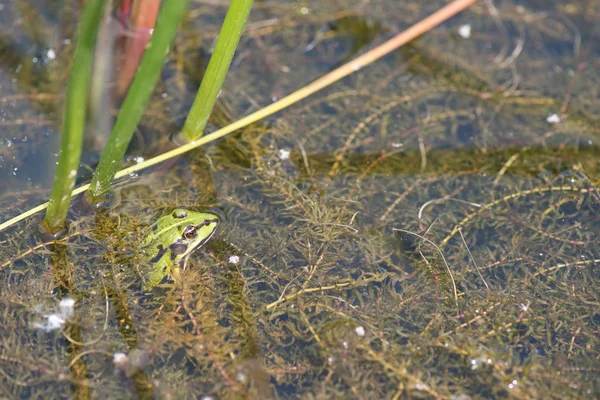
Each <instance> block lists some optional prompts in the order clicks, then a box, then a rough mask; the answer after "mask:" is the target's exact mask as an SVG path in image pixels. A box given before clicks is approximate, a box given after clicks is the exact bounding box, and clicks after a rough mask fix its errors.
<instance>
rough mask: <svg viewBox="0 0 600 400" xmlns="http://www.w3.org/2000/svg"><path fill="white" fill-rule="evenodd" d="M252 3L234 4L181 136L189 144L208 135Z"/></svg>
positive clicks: (240, 0) (238, 1) (247, 0)
mask: <svg viewBox="0 0 600 400" xmlns="http://www.w3.org/2000/svg"><path fill="white" fill-rule="evenodd" d="M252 2H253V0H232V1H231V5H230V6H229V10H227V15H226V16H225V21H224V22H223V27H222V28H221V32H220V33H219V38H218V39H217V43H216V45H215V50H214V52H213V54H212V56H211V57H210V61H209V63H208V67H207V68H206V73H205V74H204V77H203V78H202V83H201V84H200V89H199V90H198V93H197V94H196V99H195V100H194V104H193V105H192V108H191V110H190V113H189V115H188V117H187V120H186V121H185V125H184V126H183V132H182V133H181V134H182V135H183V137H184V138H185V139H186V140H187V141H188V142H191V141H193V140H194V139H197V138H200V137H202V136H203V135H204V127H205V126H206V123H207V122H208V117H209V116H210V113H211V112H212V109H213V107H214V105H215V102H216V101H217V96H218V95H219V92H220V91H221V87H222V86H223V81H224V80H225V76H226V75H227V71H228V70H229V65H230V64H231V60H232V59H233V55H234V54H235V49H236V48H237V45H238V43H239V41H240V37H241V35H242V31H243V30H244V25H245V24H246V20H247V19H248V14H250V9H251V8H252Z"/></svg>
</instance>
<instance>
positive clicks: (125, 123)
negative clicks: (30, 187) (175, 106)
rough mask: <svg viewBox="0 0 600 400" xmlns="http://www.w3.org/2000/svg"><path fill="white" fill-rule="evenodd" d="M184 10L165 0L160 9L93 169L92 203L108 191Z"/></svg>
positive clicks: (179, 1)
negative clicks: (96, 165)
mask: <svg viewBox="0 0 600 400" xmlns="http://www.w3.org/2000/svg"><path fill="white" fill-rule="evenodd" d="M187 8H188V0H168V1H166V2H165V3H164V5H163V6H162V8H161V10H160V13H159V14H158V18H157V20H156V27H155V29H154V33H153V34H152V38H151V39H150V42H149V44H148V47H147V48H146V51H145V52H144V56H143V58H142V62H141V63H140V66H139V68H138V71H137V73H136V75H135V78H134V80H133V82H132V84H131V87H130V88H129V91H128V92H127V96H126V97H125V101H124V102H123V106H122V107H121V111H120V112H119V116H118V117H117V121H116V122H115V126H114V127H113V130H112V132H111V134H110V137H109V139H108V143H107V144H106V148H105V149H104V152H102V156H101V158H100V163H99V164H98V167H97V168H96V172H95V173H94V177H93V178H92V182H91V183H90V189H89V191H88V192H87V195H88V200H90V201H91V202H93V203H96V202H98V201H100V200H101V199H102V197H103V196H104V195H105V194H106V193H107V192H108V189H109V188H110V184H111V183H112V180H113V178H114V176H115V174H116V172H117V170H118V169H119V166H120V164H121V160H122V159H123V156H124V155H125V151H126V150H127V146H128V145H129V142H130V141H131V138H132V136H133V132H134V130H135V128H136V126H137V125H138V123H139V122H140V119H141V118H142V114H143V112H144V109H145V108H146V105H147V104H148V101H149V100H150V96H151V95H152V92H153V91H154V87H155V86H156V82H157V81H158V78H159V75H160V71H161V70H162V66H163V63H164V60H165V58H166V55H167V52H168V49H169V46H170V45H171V43H172V42H173V39H174V38H175V35H176V34H177V28H178V26H179V23H180V22H181V20H182V19H183V16H184V15H185V12H186V11H187Z"/></svg>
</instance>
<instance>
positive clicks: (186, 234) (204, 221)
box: [141, 208, 221, 290]
mask: <svg viewBox="0 0 600 400" xmlns="http://www.w3.org/2000/svg"><path fill="white" fill-rule="evenodd" d="M220 223H221V215H219V214H218V213H217V212H212V211H192V210H188V209H185V208H176V209H174V210H173V211H172V212H170V213H169V214H166V215H163V216H161V217H160V218H158V219H157V220H156V221H155V222H154V223H153V224H152V225H150V226H149V227H147V228H146V231H145V233H144V235H145V237H144V239H143V241H142V246H141V248H142V251H143V252H144V255H143V259H144V262H145V263H147V264H150V272H149V273H148V274H147V275H146V276H145V281H144V290H151V289H152V288H153V287H155V286H156V285H158V284H159V283H160V281H162V280H163V278H164V277H165V276H169V275H170V276H172V277H173V278H174V279H175V280H178V279H179V273H180V268H181V269H184V268H185V265H186V263H187V260H188V258H189V255H190V254H191V253H192V252H193V251H194V250H196V249H199V248H200V247H202V246H203V245H204V244H205V243H206V242H208V240H209V239H210V238H211V236H212V235H213V234H214V233H215V231H216V230H217V227H218V226H219V224H220Z"/></svg>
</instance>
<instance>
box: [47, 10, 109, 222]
mask: <svg viewBox="0 0 600 400" xmlns="http://www.w3.org/2000/svg"><path fill="white" fill-rule="evenodd" d="M103 7H104V0H91V1H89V2H87V3H86V5H85V8H84V10H83V16H82V22H81V28H80V33H79V39H78V43H77V50H76V52H75V59H74V60H73V68H72V70H71V77H70V79H69V86H68V88H67V97H66V103H65V114H64V121H63V130H62V139H61V145H60V146H61V149H60V155H59V157H58V168H57V169H56V176H55V178H54V186H53V187H52V195H51V196H50V202H49V204H48V209H47V211H46V217H45V218H44V221H43V222H42V225H43V227H44V229H45V230H46V231H48V232H49V233H52V234H55V233H57V232H58V231H60V230H61V229H62V228H63V226H64V222H65V219H66V217H67V212H68V210H69V203H70V202H71V191H72V190H73V186H74V185H75V178H76V177H77V169H78V168H79V160H80V158H81V146H82V143H83V133H84V128H85V116H86V102H87V95H88V86H89V82H90V73H91V68H92V60H93V54H94V44H95V42H96V34H97V32H98V26H99V23H100V19H101V18H102V15H103V12H102V8H103Z"/></svg>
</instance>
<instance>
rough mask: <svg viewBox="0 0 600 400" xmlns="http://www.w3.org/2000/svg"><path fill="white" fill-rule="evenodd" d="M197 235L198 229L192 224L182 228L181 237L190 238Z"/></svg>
mask: <svg viewBox="0 0 600 400" xmlns="http://www.w3.org/2000/svg"><path fill="white" fill-rule="evenodd" d="M197 235H198V231H197V230H196V227H195V226H194V225H188V226H186V227H185V229H184V230H183V238H184V239H187V240H192V239H194V238H195V237H196V236H197Z"/></svg>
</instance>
